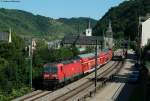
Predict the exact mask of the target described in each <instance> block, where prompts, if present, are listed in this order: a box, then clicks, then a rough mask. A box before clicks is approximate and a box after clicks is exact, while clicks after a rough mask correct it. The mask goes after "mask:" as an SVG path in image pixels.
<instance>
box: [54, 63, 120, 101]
mask: <svg viewBox="0 0 150 101" xmlns="http://www.w3.org/2000/svg"><path fill="white" fill-rule="evenodd" d="M121 66H122V62H116V63H115V64H114V65H112V66H111V67H109V68H108V69H106V70H105V71H104V72H102V73H101V74H98V79H100V78H105V79H103V80H102V81H101V82H98V84H97V87H100V86H103V84H104V83H105V82H106V80H108V78H109V77H111V76H112V75H113V74H114V73H117V72H118V71H119V70H120V68H121ZM94 91H95V86H94V81H93V80H92V79H91V80H89V81H88V82H86V83H84V84H83V85H81V86H79V87H77V88H76V89H73V90H71V91H70V92H68V93H66V94H64V95H61V96H59V97H57V98H55V99H53V100H52V101H68V100H69V101H79V100H82V99H83V98H84V97H85V96H87V95H91V94H92V93H93V92H94Z"/></svg>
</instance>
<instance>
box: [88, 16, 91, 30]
mask: <svg viewBox="0 0 150 101" xmlns="http://www.w3.org/2000/svg"><path fill="white" fill-rule="evenodd" d="M88 28H91V21H90V17H89V26H88Z"/></svg>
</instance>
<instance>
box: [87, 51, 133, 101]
mask: <svg viewBox="0 0 150 101" xmlns="http://www.w3.org/2000/svg"><path fill="white" fill-rule="evenodd" d="M128 53H129V54H128V59H126V60H125V65H124V66H123V68H122V69H121V71H120V72H119V73H118V74H117V75H119V76H118V79H117V80H116V79H115V80H112V81H110V82H109V83H108V84H107V85H106V86H105V87H104V88H102V89H100V90H99V91H97V93H96V94H95V95H93V97H91V98H88V99H87V100H86V101H128V99H129V95H130V93H131V92H132V89H133V88H134V84H130V83H129V82H128V80H129V75H131V74H132V72H133V71H134V70H133V69H134V64H135V60H134V56H135V54H134V52H133V51H131V50H130V51H128ZM119 77H120V78H119ZM123 93H124V94H123Z"/></svg>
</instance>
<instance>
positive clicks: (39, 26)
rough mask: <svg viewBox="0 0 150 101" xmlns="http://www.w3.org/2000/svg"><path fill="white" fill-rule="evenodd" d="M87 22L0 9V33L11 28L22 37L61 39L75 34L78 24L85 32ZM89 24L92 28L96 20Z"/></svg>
mask: <svg viewBox="0 0 150 101" xmlns="http://www.w3.org/2000/svg"><path fill="white" fill-rule="evenodd" d="M87 21H88V20H87V18H72V19H52V18H49V17H44V16H40V15H33V14H32V13H29V12H25V11H21V10H12V9H4V8H2V9H0V31H4V32H6V31H7V30H8V29H9V28H10V27H11V28H12V29H13V30H14V31H15V32H16V33H17V35H20V36H23V37H28V36H34V37H44V38H48V39H49V40H52V39H53V38H55V37H56V38H62V37H63V36H64V34H71V33H75V34H76V33H77V30H78V25H79V24H80V25H81V26H80V30H82V31H83V30H85V28H86V27H87ZM91 22H92V26H93V25H95V23H96V20H94V19H91ZM49 36H50V37H49ZM53 36H55V37H53ZM51 37H52V38H51Z"/></svg>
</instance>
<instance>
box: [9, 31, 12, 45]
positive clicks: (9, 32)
mask: <svg viewBox="0 0 150 101" xmlns="http://www.w3.org/2000/svg"><path fill="white" fill-rule="evenodd" d="M11 42H12V40H11V28H10V29H9V37H8V43H11Z"/></svg>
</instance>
